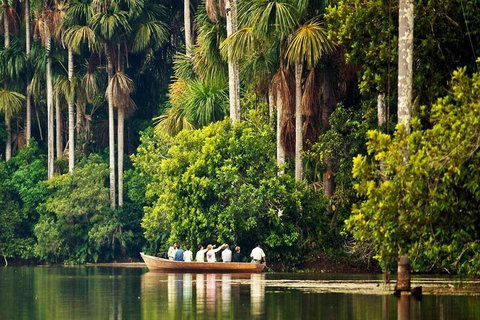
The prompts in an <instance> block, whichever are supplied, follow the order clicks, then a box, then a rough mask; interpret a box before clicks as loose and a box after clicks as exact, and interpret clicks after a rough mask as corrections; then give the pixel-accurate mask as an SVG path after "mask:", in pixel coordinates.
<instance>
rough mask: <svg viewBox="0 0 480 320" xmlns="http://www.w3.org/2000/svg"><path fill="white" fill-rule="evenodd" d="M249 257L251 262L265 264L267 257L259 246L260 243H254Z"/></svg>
mask: <svg viewBox="0 0 480 320" xmlns="http://www.w3.org/2000/svg"><path fill="white" fill-rule="evenodd" d="M250 258H252V263H262V259H263V264H264V265H265V266H267V258H266V257H265V252H263V250H262V248H260V243H258V242H257V243H255V248H254V249H253V250H252V253H250Z"/></svg>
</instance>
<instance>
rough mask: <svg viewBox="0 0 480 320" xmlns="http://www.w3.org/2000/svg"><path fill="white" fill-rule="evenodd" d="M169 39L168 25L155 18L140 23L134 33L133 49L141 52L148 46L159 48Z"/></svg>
mask: <svg viewBox="0 0 480 320" xmlns="http://www.w3.org/2000/svg"><path fill="white" fill-rule="evenodd" d="M167 40H168V26H167V25H166V24H165V23H164V22H162V21H160V20H153V21H147V22H145V23H140V24H138V25H137V26H136V28H135V30H134V34H133V44H132V51H133V52H140V51H143V50H145V49H146V48H152V49H157V48H158V47H160V46H161V45H162V44H163V43H165V41H167Z"/></svg>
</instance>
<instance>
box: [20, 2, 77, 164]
mask: <svg viewBox="0 0 480 320" xmlns="http://www.w3.org/2000/svg"><path fill="white" fill-rule="evenodd" d="M27 1H28V0H27ZM73 68H74V61H73V51H72V49H71V48H68V82H69V84H70V88H69V92H68V171H69V172H72V171H73V168H74V167H75V109H74V103H73V90H72V79H73V71H74V70H73Z"/></svg>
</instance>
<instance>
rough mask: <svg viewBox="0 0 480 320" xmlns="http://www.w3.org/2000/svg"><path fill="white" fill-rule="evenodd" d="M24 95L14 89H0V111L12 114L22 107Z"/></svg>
mask: <svg viewBox="0 0 480 320" xmlns="http://www.w3.org/2000/svg"><path fill="white" fill-rule="evenodd" d="M24 102H25V96H24V95H23V94H21V93H18V92H15V91H8V90H5V89H1V90H0V112H7V113H8V114H9V115H14V114H16V113H17V112H19V111H20V110H21V109H22V106H23V103H24Z"/></svg>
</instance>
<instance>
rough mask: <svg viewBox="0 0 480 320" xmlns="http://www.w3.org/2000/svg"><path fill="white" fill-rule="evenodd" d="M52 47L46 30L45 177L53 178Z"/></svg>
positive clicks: (48, 32)
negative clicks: (46, 150)
mask: <svg viewBox="0 0 480 320" xmlns="http://www.w3.org/2000/svg"><path fill="white" fill-rule="evenodd" d="M51 45H52V38H51V36H50V31H49V30H47V39H46V42H45V50H46V52H47V67H46V81H47V123H48V135H47V146H48V152H47V163H48V170H47V177H48V179H50V178H52V177H53V172H54V116H53V83H52V58H51V56H50V49H51Z"/></svg>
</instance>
